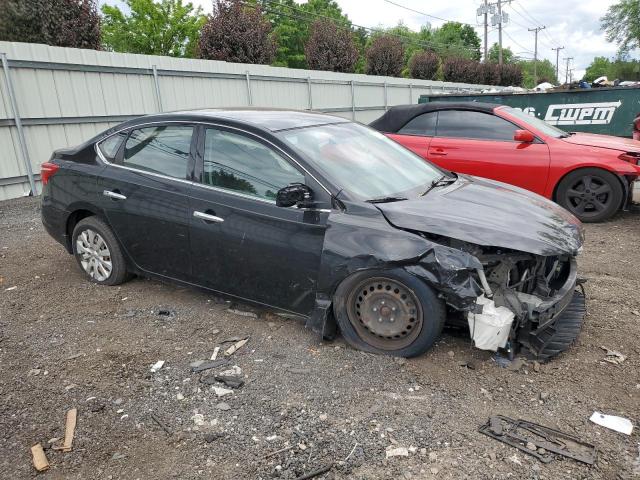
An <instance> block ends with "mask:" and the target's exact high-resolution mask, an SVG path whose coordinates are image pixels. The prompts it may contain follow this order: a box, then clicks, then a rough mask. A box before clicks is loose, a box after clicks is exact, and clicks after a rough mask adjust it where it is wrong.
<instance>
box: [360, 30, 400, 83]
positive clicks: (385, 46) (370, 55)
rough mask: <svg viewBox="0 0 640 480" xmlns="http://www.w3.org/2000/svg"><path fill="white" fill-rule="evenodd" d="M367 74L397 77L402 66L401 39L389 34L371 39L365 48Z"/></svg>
mask: <svg viewBox="0 0 640 480" xmlns="http://www.w3.org/2000/svg"><path fill="white" fill-rule="evenodd" d="M366 57H367V74H369V75H383V76H389V77H399V76H400V73H401V72H402V69H403V68H404V50H403V47H402V41H401V40H400V39H399V38H398V37H394V36H391V35H381V36H379V37H376V38H374V39H373V41H372V42H371V44H370V45H369V46H368V47H367V50H366Z"/></svg>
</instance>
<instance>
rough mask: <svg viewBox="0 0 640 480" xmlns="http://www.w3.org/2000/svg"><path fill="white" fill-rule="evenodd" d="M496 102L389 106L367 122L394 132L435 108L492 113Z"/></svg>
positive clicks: (382, 129) (379, 128)
mask: <svg viewBox="0 0 640 480" xmlns="http://www.w3.org/2000/svg"><path fill="white" fill-rule="evenodd" d="M499 106H500V105H499V104H497V103H483V102H429V103H419V104H418V105H398V106H397V107H391V108H390V109H389V110H387V111H386V112H385V113H384V115H382V116H381V117H380V118H378V119H377V120H374V121H373V122H371V123H370V124H369V126H370V127H373V128H375V129H376V130H378V131H380V132H389V133H394V132H397V131H398V130H400V129H401V128H402V127H404V126H405V125H406V124H407V122H409V121H410V120H412V119H413V118H415V117H417V116H418V115H422V114H423V113H428V112H435V111H437V110H473V111H475V112H486V113H492V112H493V110H494V109H495V108H496V107H499Z"/></svg>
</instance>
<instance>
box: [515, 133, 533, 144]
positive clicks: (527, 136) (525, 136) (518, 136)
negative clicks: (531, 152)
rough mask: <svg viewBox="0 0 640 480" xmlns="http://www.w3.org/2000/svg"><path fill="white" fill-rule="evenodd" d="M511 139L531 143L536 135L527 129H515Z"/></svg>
mask: <svg viewBox="0 0 640 480" xmlns="http://www.w3.org/2000/svg"><path fill="white" fill-rule="evenodd" d="M513 139H514V140H515V141H516V142H522V143H532V142H533V141H534V140H535V139H536V137H535V136H534V135H533V133H531V132H530V131H529V130H516V132H515V133H514V134H513Z"/></svg>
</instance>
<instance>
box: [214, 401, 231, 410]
mask: <svg viewBox="0 0 640 480" xmlns="http://www.w3.org/2000/svg"><path fill="white" fill-rule="evenodd" d="M216 408H217V409H218V410H222V411H227V410H231V405H229V404H228V403H225V402H220V403H218V404H217V405H216Z"/></svg>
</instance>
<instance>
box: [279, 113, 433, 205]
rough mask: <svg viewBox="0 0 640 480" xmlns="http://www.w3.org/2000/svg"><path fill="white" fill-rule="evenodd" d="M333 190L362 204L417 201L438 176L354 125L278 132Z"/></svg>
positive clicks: (399, 148) (383, 139) (368, 130)
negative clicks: (384, 200) (410, 198)
mask: <svg viewBox="0 0 640 480" xmlns="http://www.w3.org/2000/svg"><path fill="white" fill-rule="evenodd" d="M279 136H280V138H282V139H283V140H284V141H285V142H286V143H288V144H289V145H290V146H291V147H293V148H294V149H295V150H297V151H299V152H300V153H301V154H302V155H303V156H305V157H306V158H307V159H308V161H310V162H312V163H313V166H314V167H315V168H317V169H318V170H319V171H320V172H322V173H323V175H324V176H325V177H327V179H329V180H330V181H331V182H332V183H333V184H334V185H336V186H338V187H339V188H342V189H344V190H346V191H348V192H350V193H352V194H354V195H356V196H357V197H359V198H360V199H362V200H374V199H381V198H387V197H408V196H417V195H419V194H420V192H423V191H424V190H425V188H426V187H427V186H428V185H430V184H431V183H432V182H434V181H437V180H439V179H441V178H442V176H443V172H442V171H441V170H439V169H437V168H436V167H434V166H433V165H431V164H429V163H427V162H426V161H425V160H423V159H422V158H420V157H418V156H417V155H415V154H414V153H412V152H410V151H409V150H407V149H405V148H404V147H402V146H400V145H398V144H397V143H396V142H394V141H393V140H390V139H389V138H387V137H385V136H384V135H382V134H381V133H379V132H377V131H375V130H373V129H371V128H368V127H365V126H362V125H359V124H357V123H338V124H332V125H321V126H317V127H306V128H298V129H293V130H286V131H283V132H280V133H279Z"/></svg>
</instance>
